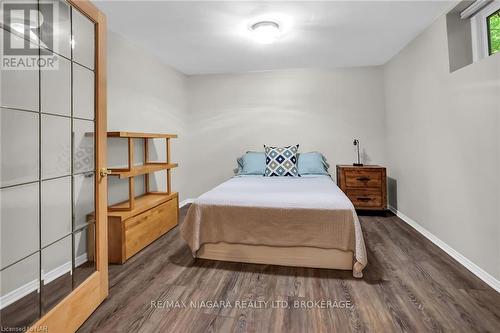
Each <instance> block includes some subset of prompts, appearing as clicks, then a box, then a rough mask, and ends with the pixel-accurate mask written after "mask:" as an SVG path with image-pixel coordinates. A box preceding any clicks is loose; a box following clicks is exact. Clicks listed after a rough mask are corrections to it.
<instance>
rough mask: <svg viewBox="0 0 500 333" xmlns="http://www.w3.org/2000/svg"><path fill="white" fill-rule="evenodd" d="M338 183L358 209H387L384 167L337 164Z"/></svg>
mask: <svg viewBox="0 0 500 333" xmlns="http://www.w3.org/2000/svg"><path fill="white" fill-rule="evenodd" d="M337 185H338V187H340V189H341V190H342V191H343V192H344V193H345V194H346V195H347V197H349V199H350V200H351V201H352V203H353V205H354V208H356V209H362V210H386V209H387V176H386V169H385V168H384V167H381V166H378V165H364V166H352V165H337Z"/></svg>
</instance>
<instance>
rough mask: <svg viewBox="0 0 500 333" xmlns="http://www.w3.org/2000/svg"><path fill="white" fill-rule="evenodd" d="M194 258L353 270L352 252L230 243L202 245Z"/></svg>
mask: <svg viewBox="0 0 500 333" xmlns="http://www.w3.org/2000/svg"><path fill="white" fill-rule="evenodd" d="M196 257H197V258H203V259H211V260H221V261H233V262H244V263H252V264H267V265H279V266H294V267H312V268H329V269H340V270H353V263H354V261H353V252H352V251H342V250H337V249H322V248H315V247H304V246H294V247H286V246H283V247H275V246H265V245H245V244H232V243H224V242H221V243H207V244H203V245H202V246H201V247H200V249H199V250H198V251H197V252H196Z"/></svg>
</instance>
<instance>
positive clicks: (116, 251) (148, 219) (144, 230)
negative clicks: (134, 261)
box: [108, 193, 179, 264]
mask: <svg viewBox="0 0 500 333" xmlns="http://www.w3.org/2000/svg"><path fill="white" fill-rule="evenodd" d="M150 196H151V195H150ZM152 202H154V201H152ZM124 216H127V215H123V214H122V213H115V216H110V217H109V218H108V225H109V232H108V259H109V262H110V263H115V264H122V263H124V262H125V261H126V260H127V259H129V258H130V257H132V256H133V255H135V254H136V253H137V252H139V251H140V250H142V249H143V248H145V247H146V246H148V245H149V244H151V243H152V242H154V241H155V240H156V239H158V238H159V237H161V236H162V235H164V234H165V233H167V232H168V231H169V230H171V229H172V228H174V227H175V226H176V225H177V223H178V218H179V197H178V195H177V193H174V194H172V197H171V198H170V199H169V200H168V201H164V202H162V203H161V204H158V205H156V206H152V207H151V208H149V209H147V210H146V211H144V212H142V213H140V214H138V215H134V216H131V217H126V218H123V217H124Z"/></svg>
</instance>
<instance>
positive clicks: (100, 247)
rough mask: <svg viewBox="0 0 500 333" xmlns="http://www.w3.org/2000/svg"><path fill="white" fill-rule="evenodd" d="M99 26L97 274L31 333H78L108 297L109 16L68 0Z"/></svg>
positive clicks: (78, 0) (83, 1)
mask: <svg viewBox="0 0 500 333" xmlns="http://www.w3.org/2000/svg"><path fill="white" fill-rule="evenodd" d="M68 2H69V3H70V4H71V6H73V8H75V9H77V10H79V11H80V12H81V13H82V14H84V15H86V16H87V17H88V18H89V19H90V20H92V21H93V22H94V23H95V27H96V29H95V47H96V48H95V50H96V51H95V78H96V79H95V108H96V125H95V128H96V141H95V145H96V148H95V149H96V154H95V156H96V163H95V169H96V173H95V179H96V186H95V205H96V212H95V213H96V227H95V230H96V234H95V239H96V242H95V243H96V244H95V246H96V249H95V253H96V255H95V260H96V261H95V262H96V272H94V273H93V274H92V275H90V277H88V278H87V279H86V280H85V281H84V282H83V283H82V284H80V285H79V286H78V287H77V288H75V290H73V291H72V292H71V293H70V294H69V295H68V296H66V297H65V298H64V299H63V300H62V301H61V302H59V303H58V304H57V305H56V306H55V307H54V308H52V309H51V310H50V311H49V312H47V313H46V314H45V315H44V316H43V317H41V318H40V319H39V320H38V321H37V322H36V323H35V324H34V325H33V326H32V327H31V328H30V330H29V331H30V332H48V333H64V332H75V331H76V330H77V329H78V328H79V327H80V326H81V325H82V324H83V323H84V322H85V320H86V319H87V318H88V317H89V316H90V315H91V314H92V312H94V310H95V309H96V308H97V307H98V306H99V304H101V302H102V301H103V300H104V299H105V298H106V297H107V296H108V240H107V239H108V226H107V180H106V178H104V177H102V176H101V175H100V173H99V170H100V169H101V168H105V167H106V165H107V161H106V154H107V152H106V140H107V134H106V133H107V123H106V103H107V101H106V34H107V25H106V16H104V14H103V13H101V12H100V11H99V10H98V9H97V7H95V6H94V5H93V4H92V3H91V2H90V1H89V0H68Z"/></svg>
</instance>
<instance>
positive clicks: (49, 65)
mask: <svg viewBox="0 0 500 333" xmlns="http://www.w3.org/2000/svg"><path fill="white" fill-rule="evenodd" d="M2 6H3V7H2V15H3V17H2V18H1V23H2V25H1V28H0V34H1V37H0V39H1V44H2V54H1V55H2V59H1V60H2V64H1V65H2V68H1V76H0V89H1V94H0V106H1V111H0V112H1V114H0V115H1V117H0V125H1V132H0V136H1V141H0V144H1V151H0V153H1V157H0V162H1V169H0V174H1V179H0V202H1V214H0V215H1V217H0V248H1V251H0V275H1V276H0V280H1V284H0V327H1V329H2V331H19V330H20V329H21V330H23V331H28V330H30V331H33V332H49V333H50V332H54V333H61V332H74V331H76V330H77V329H78V327H79V326H80V325H81V324H82V323H83V322H84V321H85V320H86V319H87V318H88V317H89V316H90V314H91V313H92V312H93V311H94V310H95V309H96V308H97V306H98V305H99V304H100V303H101V302H102V301H103V300H104V298H106V296H107V294H108V266H107V257H108V254H107V194H106V192H107V188H106V187H107V181H106V179H105V176H106V173H105V172H102V174H101V172H100V170H105V167H106V77H105V75H106V49H105V48H106V44H105V42H106V40H105V37H106V19H105V16H104V15H103V14H102V13H101V12H100V11H99V10H98V9H97V8H96V7H95V6H94V5H92V4H91V3H90V2H89V1H87V0H68V1H64V0H26V1H19V0H14V1H8V0H5V1H2Z"/></svg>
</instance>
